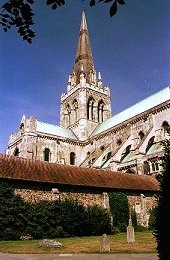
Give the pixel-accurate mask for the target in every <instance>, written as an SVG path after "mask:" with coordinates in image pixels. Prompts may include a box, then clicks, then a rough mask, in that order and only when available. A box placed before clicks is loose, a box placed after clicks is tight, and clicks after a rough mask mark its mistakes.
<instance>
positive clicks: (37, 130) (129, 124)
mask: <svg viewBox="0 0 170 260" xmlns="http://www.w3.org/2000/svg"><path fill="white" fill-rule="evenodd" d="M169 124H170V87H169V86H168V87H166V88H164V89H162V90H161V91H159V92H157V93H155V94H153V95H152V96H150V97H148V98H146V99H144V100H142V101H140V102H139V103H137V104H134V105H133V106H131V107H129V108H128V109H126V110H124V111H122V112H120V113H118V114H116V115H114V116H112V112H111V95H110V88H109V87H108V86H105V85H103V82H102V76H101V73H100V72H98V73H96V70H95V67H94V61H93V56H92V51H91V46H90V39H89V33H88V28H87V22H86V17H85V12H84V11H83V13H82V19H81V25H80V32H79V38H78V46H77V52H76V57H75V62H74V66H73V70H72V73H71V74H70V75H69V78H68V83H67V92H66V93H62V94H61V102H60V126H57V125H52V124H48V123H45V122H41V121H39V120H38V119H37V118H35V117H33V116H31V117H27V116H26V115H23V116H22V118H21V121H20V125H19V128H18V131H17V132H16V133H15V134H11V136H10V138H9V142H8V145H7V148H6V154H7V155H15V156H20V157H24V158H28V159H32V160H42V161H47V162H52V163H61V164H66V165H76V166H80V167H92V168H101V169H110V170H113V171H122V172H128V173H137V174H157V173H160V172H161V170H162V169H161V161H162V158H163V154H164V153H163V149H162V145H161V141H162V140H164V139H165V138H168V136H167V133H166V129H167V126H168V125H169Z"/></svg>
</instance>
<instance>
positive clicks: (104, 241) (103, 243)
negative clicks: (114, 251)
mask: <svg viewBox="0 0 170 260" xmlns="http://www.w3.org/2000/svg"><path fill="white" fill-rule="evenodd" d="M100 251H101V252H109V251H110V242H109V238H108V237H107V235H106V234H103V235H102V237H101V239H100Z"/></svg>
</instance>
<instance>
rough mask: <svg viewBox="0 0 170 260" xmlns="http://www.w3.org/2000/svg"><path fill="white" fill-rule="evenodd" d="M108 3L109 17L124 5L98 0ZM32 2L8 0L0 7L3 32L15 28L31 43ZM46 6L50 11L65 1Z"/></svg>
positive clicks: (48, 2) (51, 1) (48, 1)
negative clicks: (119, 6) (118, 7)
mask: <svg viewBox="0 0 170 260" xmlns="http://www.w3.org/2000/svg"><path fill="white" fill-rule="evenodd" d="M89 1H90V6H94V5H95V4H96V1H95V0H89ZM100 2H102V3H109V2H113V4H112V5H111V7H110V16H111V17H112V16H113V15H115V14H116V12H117V6H118V4H120V5H124V4H125V2H124V0H98V3H100ZM34 3H35V1H34V0H10V1H7V2H6V3H5V4H3V5H2V6H1V13H0V25H1V26H2V28H3V30H4V32H7V31H8V30H9V29H11V27H16V29H17V33H18V34H19V35H20V37H21V38H22V39H23V40H24V41H27V42H28V43H32V39H33V38H34V37H35V36H36V34H35V32H34V31H33V30H32V29H31V26H32V25H34V21H33V16H34V15H35V14H34V13H33V11H32V7H33V4H34ZM46 5H48V6H51V9H52V10H55V9H57V8H58V7H60V6H62V5H65V0H46Z"/></svg>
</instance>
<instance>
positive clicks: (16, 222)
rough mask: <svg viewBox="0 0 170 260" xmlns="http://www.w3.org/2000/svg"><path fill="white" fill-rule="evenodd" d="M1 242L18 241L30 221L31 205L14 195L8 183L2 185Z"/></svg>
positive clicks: (0, 192)
mask: <svg viewBox="0 0 170 260" xmlns="http://www.w3.org/2000/svg"><path fill="white" fill-rule="evenodd" d="M0 205H3V206H1V210H0V230H1V236H0V240H18V239H19V238H20V236H21V235H22V234H23V233H25V228H26V226H27V225H28V221H29V214H28V212H29V208H30V207H29V204H28V203H26V202H25V201H24V200H23V199H22V198H21V197H19V196H16V195H14V191H13V189H12V188H11V187H10V186H9V185H8V184H6V183H1V184H0Z"/></svg>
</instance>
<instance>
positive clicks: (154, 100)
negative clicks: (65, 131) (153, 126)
mask: <svg viewBox="0 0 170 260" xmlns="http://www.w3.org/2000/svg"><path fill="white" fill-rule="evenodd" d="M168 100H170V87H169V86H168V87H166V88H164V89H163V90H161V91H159V92H157V93H156V94H153V95H151V96H149V97H148V98H146V99H144V100H142V101H140V102H139V103H136V104H135V105H133V106H131V107H129V108H127V109H125V110H123V111H122V112H120V113H118V114H117V115H114V116H113V117H111V118H109V119H108V120H106V121H105V122H103V123H102V124H100V125H98V126H97V127H96V129H95V130H94V132H93V134H92V136H94V135H97V134H100V133H102V132H103V131H106V130H108V129H110V128H112V127H114V126H116V125H118V124H120V123H122V122H124V121H126V120H128V119H130V118H132V117H134V116H136V115H139V114H141V113H143V112H145V111H147V110H149V109H151V108H153V107H155V106H157V105H159V104H161V103H163V102H165V101H168Z"/></svg>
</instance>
